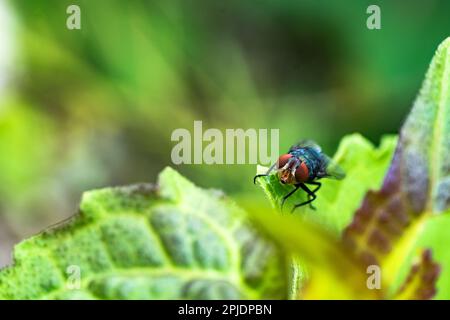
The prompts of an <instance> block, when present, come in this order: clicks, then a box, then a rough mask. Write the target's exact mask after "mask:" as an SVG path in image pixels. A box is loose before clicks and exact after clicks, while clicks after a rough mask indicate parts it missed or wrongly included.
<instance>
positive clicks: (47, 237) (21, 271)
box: [0, 168, 287, 299]
mask: <svg viewBox="0 0 450 320" xmlns="http://www.w3.org/2000/svg"><path fill="white" fill-rule="evenodd" d="M14 262H15V263H14V265H13V266H11V267H8V268H6V269H3V270H1V271H0V298H3V299H46V298H47V299H71V298H76V299H81V298H88V299H90V298H98V299H249V298H250V299H259V298H264V299H281V298H285V297H286V294H287V289H286V287H287V284H286V281H287V276H286V275H285V264H284V254H283V253H282V252H281V251H279V250H278V249H277V248H276V247H275V245H273V244H272V243H271V242H269V241H268V240H266V239H264V238H263V237H262V236H261V235H260V234H258V233H257V231H256V230H255V229H254V228H253V227H251V226H250V225H249V223H248V222H247V221H246V218H245V216H244V213H243V211H242V210H241V209H239V208H238V207H237V206H236V205H234V204H233V203H232V202H230V201H229V200H228V199H226V198H225V197H224V196H223V195H222V194H221V193H219V192H217V191H213V190H203V189H200V188H198V187H196V186H194V185H193V184H192V183H191V182H189V181H188V180H186V179H185V178H183V177H182V176H180V175H179V174H178V173H177V172H175V171H174V170H172V169H170V168H166V169H165V170H164V171H163V172H162V173H161V175H160V177H159V184H158V187H154V186H152V185H148V184H142V185H134V186H129V187H120V188H107V189H101V190H95V191H90V192H86V193H85V194H84V195H83V199H82V202H81V205H80V212H79V214H78V215H76V216H75V217H74V218H72V219H71V220H70V221H69V222H68V223H65V224H64V225H61V226H58V227H56V228H53V229H50V230H47V231H45V232H43V233H42V234H39V235H37V236H34V237H32V238H30V239H28V240H25V241H23V242H22V243H20V244H19V245H17V246H16V248H15V253H14ZM74 267H75V268H79V270H80V275H81V278H80V279H81V282H80V288H79V289H71V288H70V287H69V286H68V284H71V285H72V288H73V285H74V278H73V274H71V273H68V271H70V270H72V269H71V268H74ZM75 280H76V279H75ZM75 283H76V282H75Z"/></svg>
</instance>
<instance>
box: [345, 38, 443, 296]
mask: <svg viewBox="0 0 450 320" xmlns="http://www.w3.org/2000/svg"><path fill="white" fill-rule="evenodd" d="M449 91H450V38H448V39H447V40H445V41H444V42H443V43H442V44H441V45H440V46H439V48H438V50H437V51H436V54H435V56H434V58H433V60H432V62H431V65H430V67H429V70H428V72H427V75H426V78H425V81H424V83H423V86H422V89H421V91H420V93H419V96H418V97H417V99H416V101H415V103H414V106H413V109H412V111H411V113H410V114H409V116H408V118H407V120H406V122H405V124H404V125H403V127H402V129H401V132H400V137H399V142H398V144H397V148H396V151H395V155H394V159H393V161H392V164H391V166H390V168H389V171H388V173H387V175H386V177H385V179H384V182H383V186H382V187H381V189H380V191H378V192H368V193H367V195H366V197H365V199H364V201H363V203H362V205H361V207H360V208H359V209H358V211H357V212H356V215H355V217H354V220H353V222H352V224H351V225H350V226H349V227H348V228H347V229H346V231H345V240H346V241H347V243H349V244H350V245H351V246H352V248H353V249H354V250H355V252H356V254H357V255H358V256H360V257H361V258H362V259H363V260H364V261H365V262H366V263H368V264H378V265H380V266H381V268H382V272H383V278H384V280H385V283H387V284H388V285H391V286H393V287H392V290H394V289H395V288H396V287H397V286H398V285H399V283H400V278H399V275H400V274H402V273H403V276H404V275H405V270H406V269H405V268H406V267H405V266H404V262H405V260H408V256H409V257H411V254H412V253H411V252H412V250H413V249H414V248H415V244H416V242H417V239H418V238H419V237H420V235H421V233H422V231H423V230H424V229H425V228H426V226H427V222H428V221H429V220H430V218H431V217H433V216H434V215H436V214H440V213H442V212H444V211H447V210H448V209H449V207H450V166H449V164H448V163H449V162H448V159H449V157H450V144H449V143H448V142H449V141H450V95H449ZM416 248H417V247H416ZM435 280H436V279H434V278H431V277H429V278H427V279H426V280H424V281H430V282H433V284H434V281H435ZM430 286H431V284H430Z"/></svg>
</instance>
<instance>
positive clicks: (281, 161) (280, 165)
mask: <svg viewBox="0 0 450 320" xmlns="http://www.w3.org/2000/svg"><path fill="white" fill-rule="evenodd" d="M290 158H292V154H289V153H286V154H283V155H282V156H280V157H279V158H278V169H280V168H283V167H284V166H285V165H286V163H287V162H288V161H289V159H290Z"/></svg>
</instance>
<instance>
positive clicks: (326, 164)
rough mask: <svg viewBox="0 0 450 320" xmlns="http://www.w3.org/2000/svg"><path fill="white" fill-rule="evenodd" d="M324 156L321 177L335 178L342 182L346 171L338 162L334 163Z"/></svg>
mask: <svg viewBox="0 0 450 320" xmlns="http://www.w3.org/2000/svg"><path fill="white" fill-rule="evenodd" d="M321 156H322V167H321V168H320V172H319V174H318V175H319V176H320V177H321V178H333V179H337V180H341V179H344V178H345V171H344V169H342V168H341V167H340V166H339V165H338V164H337V163H336V162H334V161H333V160H332V159H331V158H330V157H328V156H327V155H326V154H323V153H322V154H321Z"/></svg>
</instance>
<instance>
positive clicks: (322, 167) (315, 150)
mask: <svg viewBox="0 0 450 320" xmlns="http://www.w3.org/2000/svg"><path fill="white" fill-rule="evenodd" d="M273 170H276V171H277V174H278V179H279V181H280V183H282V184H288V185H293V186H294V189H293V190H292V191H290V192H289V193H288V194H287V195H285V196H284V197H283V201H282V203H281V206H283V204H284V202H285V201H286V200H287V199H288V198H289V197H290V196H292V195H293V194H294V193H295V192H296V191H297V190H298V189H302V190H303V191H305V192H306V194H307V195H308V200H306V201H304V202H302V203H299V204H296V205H294V207H293V208H292V212H293V211H294V210H295V209H297V208H298V207H301V206H304V205H307V204H309V206H310V207H311V208H312V209H315V207H313V205H312V204H311V203H312V202H313V201H314V200H315V199H316V198H317V195H316V192H317V191H318V190H319V189H320V187H321V186H322V184H321V183H320V182H319V181H317V180H319V179H322V178H334V179H343V178H344V177H345V173H344V171H343V170H342V169H341V168H340V167H339V166H338V165H336V164H334V163H333V162H332V160H331V159H330V157H328V156H327V155H326V154H325V153H323V152H322V149H321V148H320V147H319V146H318V145H317V144H316V143H314V142H313V141H310V140H305V141H302V142H300V143H298V144H296V145H293V146H292V147H291V148H290V149H289V151H288V153H286V154H283V155H281V156H280V157H279V158H278V161H277V162H275V163H274V164H273V165H272V166H271V167H270V168H269V170H268V171H267V172H266V173H265V174H258V175H256V176H255V177H254V178H253V182H254V183H256V179H257V178H259V177H264V176H268V175H269V174H270V173H271V172H272V171H273ZM311 185H313V186H314V189H312V190H311V189H310V188H309V187H308V186H311Z"/></svg>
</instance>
